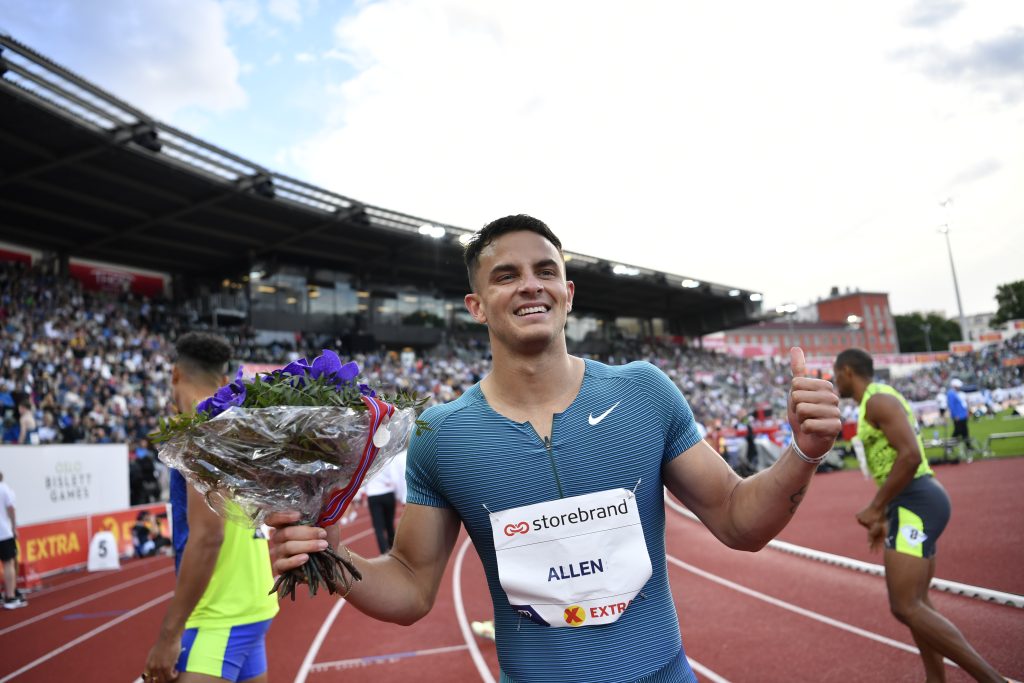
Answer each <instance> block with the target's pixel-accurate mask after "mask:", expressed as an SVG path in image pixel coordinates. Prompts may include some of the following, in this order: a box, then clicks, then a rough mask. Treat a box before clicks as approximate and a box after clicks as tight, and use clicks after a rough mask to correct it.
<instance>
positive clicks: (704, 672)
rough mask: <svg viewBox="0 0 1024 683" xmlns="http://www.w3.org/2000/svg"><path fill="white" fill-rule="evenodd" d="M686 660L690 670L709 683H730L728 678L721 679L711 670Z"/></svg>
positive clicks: (691, 660) (689, 659)
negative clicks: (709, 682)
mask: <svg viewBox="0 0 1024 683" xmlns="http://www.w3.org/2000/svg"><path fill="white" fill-rule="evenodd" d="M686 660H687V661H688V662H690V668H692V669H693V670H694V671H696V672H697V673H699V674H700V675H701V676H703V677H704V678H706V679H707V680H709V681H711V683H730V681H729V679H728V678H722V677H721V676H719V675H718V674H716V673H715V672H714V671H712V670H711V669H709V668H707V667H706V666H704V665H703V664H701V663H700V662H698V661H696V660H694V659H691V658H690V657H687V658H686Z"/></svg>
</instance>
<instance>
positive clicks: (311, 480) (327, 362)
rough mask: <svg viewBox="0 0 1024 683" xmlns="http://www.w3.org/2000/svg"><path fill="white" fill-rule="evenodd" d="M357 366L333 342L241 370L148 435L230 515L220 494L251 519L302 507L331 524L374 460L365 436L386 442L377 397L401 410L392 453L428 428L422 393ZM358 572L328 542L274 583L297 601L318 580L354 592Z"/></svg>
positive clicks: (310, 518)
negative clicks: (380, 384)
mask: <svg viewBox="0 0 1024 683" xmlns="http://www.w3.org/2000/svg"><path fill="white" fill-rule="evenodd" d="M358 375H359V366H358V365H356V364H355V363H345V364H342V363H341V360H340V359H339V358H338V356H337V354H335V353H334V352H333V351H329V350H326V349H325V350H324V351H323V354H322V355H321V356H319V357H318V358H316V359H315V360H314V361H313V362H312V363H308V362H307V361H306V360H305V359H301V360H298V361H295V362H293V363H289V364H288V365H287V366H286V367H284V368H282V369H280V370H275V371H273V372H270V373H267V374H262V375H257V376H256V377H254V378H253V379H251V380H249V381H243V379H242V371H241V369H239V371H238V375H237V376H236V377H235V380H234V381H233V382H231V383H230V384H228V385H225V386H223V387H221V388H220V389H218V390H217V392H216V393H215V394H214V395H213V396H211V397H209V398H207V399H205V400H203V401H201V402H200V403H199V404H198V405H197V406H196V410H195V413H189V414H181V415H176V416H174V417H172V418H169V419H163V420H161V421H160V426H159V429H158V430H157V431H155V432H153V434H152V435H151V438H152V440H153V441H154V442H155V443H158V444H161V445H160V449H159V450H160V458H161V460H163V461H164V462H165V463H167V464H169V465H171V466H172V467H174V468H175V469H178V470H179V471H180V472H181V473H182V474H183V475H184V476H185V478H186V479H187V480H188V481H189V483H190V484H192V485H193V486H195V487H196V489H197V490H199V491H200V493H203V494H204V495H205V496H206V500H207V503H209V504H210V505H211V507H213V508H214V509H215V510H218V511H219V512H220V513H221V514H223V515H225V516H231V515H230V514H229V513H228V511H227V509H220V508H218V505H217V503H218V502H220V503H223V502H224V501H227V500H230V501H233V502H235V503H237V505H238V509H240V510H241V514H243V515H245V517H246V521H247V522H248V523H249V524H255V525H259V524H260V523H261V521H262V519H264V518H265V515H266V514H268V513H269V512H270V511H272V510H275V509H276V510H280V509H297V510H299V511H300V513H302V515H303V518H302V522H301V523H304V524H312V523H316V524H320V525H321V526H328V525H330V524H331V523H333V521H334V519H336V518H337V517H336V515H337V514H340V510H342V509H343V508H344V506H345V505H347V504H348V502H349V500H350V496H351V495H352V494H354V492H355V489H356V488H358V485H359V483H360V482H361V481H362V478H363V477H364V476H366V475H367V473H368V472H369V471H370V468H371V465H370V464H369V463H370V462H371V461H370V460H365V459H364V457H363V453H364V447H365V446H367V444H368V440H369V439H373V440H374V446H379V447H381V448H383V447H384V443H380V444H377V443H376V441H377V439H375V438H374V437H375V434H374V433H371V431H372V430H373V429H374V428H375V427H374V425H376V424H378V422H377V421H375V420H374V419H373V418H372V417H371V416H369V415H367V412H368V406H367V403H368V402H369V403H373V401H369V399H370V398H376V399H377V400H379V401H384V402H386V403H389V404H391V405H392V406H394V409H395V410H394V414H393V417H394V418H395V419H394V420H392V422H391V423H390V425H389V427H388V428H385V431H387V432H395V429H396V425H398V427H397V430H398V433H400V434H401V436H400V437H398V438H397V439H396V440H395V442H392V443H391V444H390V446H389V447H388V448H387V450H388V451H389V453H391V454H392V455H393V454H394V453H395V452H397V450H400V449H401V448H404V447H405V443H406V440H407V439H408V436H409V433H410V431H411V430H412V429H415V432H416V434H417V435H418V434H420V433H422V431H423V430H429V429H430V427H429V425H427V423H426V422H424V421H422V420H418V419H415V416H416V415H417V414H418V412H419V409H420V408H422V407H423V404H424V403H425V402H426V399H425V398H419V397H417V396H416V395H414V394H411V393H407V392H399V393H396V394H394V395H382V396H379V397H378V396H377V394H376V392H375V391H374V390H373V389H371V388H370V387H368V386H367V385H365V384H359V383H357V381H356V378H357V377H358ZM376 405H379V404H376ZM389 410H390V409H389ZM389 414H390V413H389ZM382 426H383V425H382ZM384 436H385V437H390V433H388V434H384ZM369 452H370V453H376V451H375V450H374V451H369ZM378 460H380V459H379V458H378ZM341 489H344V495H342V494H341V493H337V494H334V495H332V496H331V497H330V498H331V500H332V503H331V505H328V504H327V503H328V494H330V493H331V492H332V491H339V490H341ZM338 500H341V501H343V502H342V503H341V504H339V503H337V501H338ZM360 578H361V577H360V576H359V572H358V570H356V568H355V566H354V565H353V564H352V563H351V562H350V561H348V560H346V559H345V558H344V557H343V556H342V555H340V554H339V553H336V552H335V551H334V550H333V549H330V548H328V549H327V550H326V551H323V552H320V553H313V554H311V556H310V560H309V561H308V562H307V563H305V564H304V565H303V566H302V567H300V568H298V569H294V570H291V571H289V572H286V573H285V574H283V575H282V576H281V577H280V578H279V579H278V581H277V583H275V584H274V588H273V589H272V592H273V590H276V591H277V592H278V594H279V595H280V596H281V597H283V596H285V595H290V596H291V598H292V599H293V600H294V599H295V588H296V585H297V584H299V583H307V584H308V585H309V587H310V592H311V593H312V594H313V595H315V594H316V592H317V589H318V587H319V586H320V585H321V584H322V585H324V586H326V587H327V589H328V590H329V591H330V592H331V593H335V592H341V591H342V590H343V589H344V591H345V592H347V591H348V589H349V588H350V587H351V583H352V581H358V580H359V579H360Z"/></svg>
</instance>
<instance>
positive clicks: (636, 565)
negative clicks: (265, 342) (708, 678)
mask: <svg viewBox="0 0 1024 683" xmlns="http://www.w3.org/2000/svg"><path fill="white" fill-rule="evenodd" d="M465 260H466V266H467V270H468V273H469V281H470V286H471V288H472V291H471V293H470V294H467V295H466V299H465V301H466V307H467V309H468V310H469V312H470V314H471V315H472V316H473V318H474V319H475V320H477V321H478V322H480V323H483V324H485V325H487V328H488V333H489V336H490V342H491V352H492V355H493V366H492V370H491V372H490V374H488V375H487V377H485V378H484V379H483V380H482V381H481V382H480V383H479V384H477V385H475V386H473V387H472V388H470V389H469V390H468V391H467V392H466V393H465V394H463V395H462V396H461V397H460V398H459V399H458V400H456V401H453V402H452V403H448V404H445V405H440V406H434V407H432V408H430V409H428V410H427V411H426V412H424V413H423V416H422V419H424V420H426V421H427V422H428V423H430V425H431V430H430V431H427V432H424V433H423V434H422V435H420V436H418V437H414V438H413V440H412V442H411V444H410V448H409V461H408V469H407V472H406V478H407V480H408V485H409V486H408V488H409V498H408V506H407V507H406V511H405V514H404V515H403V516H402V520H401V523H400V525H399V528H398V533H397V536H396V539H395V545H394V547H393V548H392V550H391V552H390V554H388V555H385V556H382V557H379V558H374V559H372V560H368V559H364V558H361V557H356V558H355V562H356V564H357V566H358V567H359V569H360V570H361V571H362V574H363V580H362V581H360V582H358V583H356V584H355V586H354V587H353V589H352V592H351V594H350V595H349V596H348V600H349V601H350V602H351V603H352V604H353V605H354V606H355V607H356V608H358V609H359V610H361V611H363V612H365V613H366V614H368V615H370V616H373V617H376V618H378V619H382V620H385V621H391V622H397V623H400V624H411V623H413V622H415V621H416V620H417V619H420V618H421V617H423V616H424V615H425V614H427V612H428V611H429V610H430V608H431V606H432V605H433V603H434V599H435V597H436V595H437V591H438V587H439V585H440V582H441V578H442V575H443V573H444V570H445V566H446V564H447V562H448V558H449V557H450V555H451V552H452V549H453V547H454V544H455V541H456V539H457V538H458V534H459V526H460V524H464V525H465V526H466V529H467V531H468V532H469V535H470V537H471V538H472V539H473V544H474V547H475V548H476V551H477V552H478V553H479V555H480V558H481V560H482V562H483V566H484V570H485V572H486V574H487V583H488V586H489V588H490V593H491V598H492V600H493V603H494V616H495V629H496V645H497V652H498V660H499V663H500V665H501V670H502V675H501V680H502V681H520V682H522V683H532V682H543V681H558V682H559V683H570V682H572V681H586V682H587V683H601V682H607V683H624V682H626V681H645V682H650V683H655V682H660V681H693V680H696V679H695V677H694V675H693V672H692V670H691V669H690V666H689V664H688V663H687V661H686V657H685V655H684V652H683V648H682V641H681V638H680V633H679V623H678V620H677V617H676V609H675V603H674V602H673V599H672V594H671V592H670V590H669V581H668V571H667V563H666V555H665V505H664V500H663V486H667V487H668V489H669V490H670V491H671V492H672V493H674V494H675V495H676V496H677V497H678V498H679V499H680V500H682V501H683V502H684V503H685V504H686V505H687V507H689V508H690V509H691V510H692V511H693V512H694V513H695V514H697V516H698V517H700V519H701V520H702V521H703V522H704V524H705V525H707V527H708V528H709V529H710V530H711V532H712V533H713V534H714V535H715V536H716V537H717V538H719V539H720V540H721V541H722V542H723V543H725V544H726V545H728V546H729V547H732V548H737V549H742V550H758V549H760V548H762V547H763V546H764V545H765V544H766V543H767V542H768V541H769V540H771V539H772V538H773V537H774V536H775V535H776V534H778V533H779V531H781V530H782V528H783V527H785V525H786V523H787V522H789V520H790V519H791V518H792V516H793V513H794V512H795V510H796V508H797V506H798V505H799V503H800V501H801V500H802V498H803V496H804V494H805V492H806V490H807V486H808V484H809V482H810V480H811V476H812V474H813V473H814V470H815V468H816V467H817V463H818V462H819V461H820V459H821V458H822V457H823V456H824V455H825V454H827V453H828V452H829V450H830V449H831V448H832V444H833V443H834V441H835V437H836V435H837V434H838V433H839V429H840V421H839V409H838V398H837V396H836V395H835V393H834V392H833V390H832V387H831V385H830V384H829V383H828V382H825V381H822V380H817V379H812V378H808V377H804V376H803V375H804V371H805V368H804V359H803V352H802V351H800V350H799V349H794V350H793V352H792V363H793V373H794V375H795V377H794V379H793V383H792V386H791V399H790V406H789V421H790V423H791V424H792V426H793V434H794V444H795V445H794V446H792V447H790V448H789V449H787V451H786V452H785V453H784V454H783V456H782V457H781V458H780V459H779V460H778V461H777V462H776V463H775V464H774V465H773V466H772V467H770V468H769V469H767V470H765V471H763V472H761V473H759V474H757V475H755V476H753V477H751V478H749V479H746V480H741V479H740V478H739V477H738V476H737V475H736V474H735V473H734V472H733V471H732V470H731V469H730V468H729V467H728V465H727V464H726V463H725V461H724V460H722V458H721V456H719V455H718V453H716V452H715V451H714V450H712V449H711V448H710V447H709V446H708V445H707V443H706V442H705V441H703V440H702V439H701V437H700V434H699V433H698V430H697V425H696V422H695V421H694V418H693V413H692V412H691V411H690V407H689V406H688V405H687V403H686V400H685V399H684V398H683V396H682V394H681V393H680V392H679V389H678V388H677V387H676V386H675V384H673V383H672V381H671V380H670V379H669V378H668V377H667V376H665V374H664V373H662V372H661V371H660V370H658V369H657V368H655V367H654V366H653V365H651V364H649V363H644V362H637V363H630V364H629V365H625V366H622V367H610V366H607V365H604V364H601V363H598V362H594V361H590V360H584V359H582V358H577V357H575V356H571V355H569V353H568V351H567V349H566V340H565V323H566V316H567V315H568V313H569V312H570V311H571V310H572V302H573V296H574V295H575V285H574V284H573V283H572V282H570V281H567V280H566V277H565V261H564V259H563V256H562V250H561V243H560V242H559V240H558V238H557V237H556V236H555V235H554V234H553V233H552V232H551V230H550V229H548V227H547V225H545V224H544V223H543V222H541V221H539V220H537V219H535V218H531V217H529V216H509V217H506V218H501V219H498V220H496V221H494V222H492V223H490V224H489V225H487V226H485V227H484V228H483V229H482V230H480V231H479V232H478V233H477V234H476V236H475V238H474V239H473V240H472V241H471V242H470V243H469V245H468V246H467V248H466V253H465ZM297 517H298V515H297V514H294V513H280V514H278V515H276V516H275V517H274V518H273V519H272V520H271V523H272V524H274V525H275V526H278V527H279V528H278V529H277V531H276V533H275V534H274V536H273V538H272V540H271V554H272V556H273V557H274V558H275V562H274V568H275V570H276V571H278V572H283V571H286V570H288V569H291V568H294V567H297V566H300V565H302V563H304V562H305V561H306V560H307V558H308V553H310V552H313V551H315V550H318V549H321V548H323V547H325V546H326V544H327V540H325V539H329V540H330V541H331V542H332V543H334V544H336V543H337V541H338V535H337V528H336V527H335V528H332V529H329V530H327V531H325V530H323V529H317V528H316V527H305V526H287V524H289V523H291V522H294V521H296V520H297ZM531 548H541V549H542V550H540V551H538V552H535V553H534V552H533V551H532V550H531Z"/></svg>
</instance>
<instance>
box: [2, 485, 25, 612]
mask: <svg viewBox="0 0 1024 683" xmlns="http://www.w3.org/2000/svg"><path fill="white" fill-rule="evenodd" d="M14 505H15V500H14V491H12V490H11V487H10V486H8V485H7V484H5V483H4V473H3V472H0V560H2V561H3V564H4V609H17V608H19V607H24V606H25V605H27V604H28V601H27V600H25V598H23V597H21V593H19V592H18V543H17V541H16V540H15V535H16V534H17V532H18V525H17V523H16V522H15V519H14Z"/></svg>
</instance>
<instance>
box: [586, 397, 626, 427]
mask: <svg viewBox="0 0 1024 683" xmlns="http://www.w3.org/2000/svg"><path fill="white" fill-rule="evenodd" d="M619 403H622V401H619V402H618V403H616V404H615V405H613V406H612V407H611V408H609V409H608V410H606V411H604V412H603V413H601V414H600V415H598V416H597V417H594V414H593V413H591V414H590V415H587V422H589V423H590V426H591V427H593V426H594V425H596V424H597V423H598V422H600V421H601V420H603V419H605V418H606V417H608V413H610V412H612V411H613V410H615V409H616V408H617V407H618V405H619Z"/></svg>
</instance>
